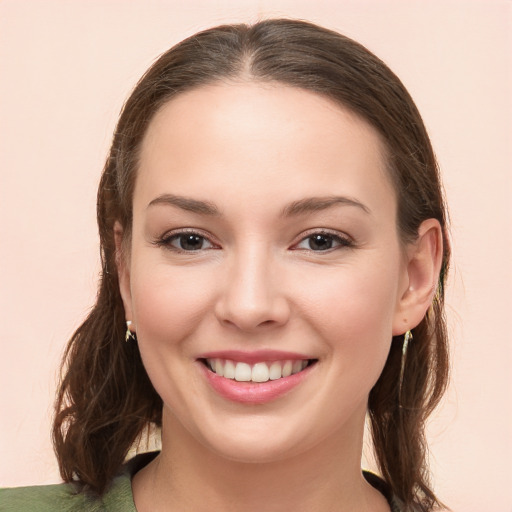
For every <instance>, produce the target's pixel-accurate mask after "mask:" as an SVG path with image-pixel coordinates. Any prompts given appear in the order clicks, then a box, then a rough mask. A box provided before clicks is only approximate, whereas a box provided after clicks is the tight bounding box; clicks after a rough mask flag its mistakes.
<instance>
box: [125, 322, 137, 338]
mask: <svg viewBox="0 0 512 512" xmlns="http://www.w3.org/2000/svg"><path fill="white" fill-rule="evenodd" d="M131 326H132V322H131V320H127V321H126V334H125V337H124V341H125V342H128V341H130V340H133V341H136V340H137V338H136V337H135V333H134V332H132V331H131V329H130V327H131Z"/></svg>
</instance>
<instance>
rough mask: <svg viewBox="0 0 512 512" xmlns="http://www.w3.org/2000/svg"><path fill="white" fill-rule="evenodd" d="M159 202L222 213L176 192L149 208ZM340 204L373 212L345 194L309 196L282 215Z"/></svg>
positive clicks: (151, 203) (154, 201)
mask: <svg viewBox="0 0 512 512" xmlns="http://www.w3.org/2000/svg"><path fill="white" fill-rule="evenodd" d="M158 204H163V205H169V206H176V207H177V208H181V209H182V210H186V211H189V212H192V213H197V214H199V215H209V216H215V217H219V216H220V215H221V213H220V210H219V209H218V208H217V206H216V205H215V204H213V203H211V202H209V201H200V200H198V199H192V198H190V197H185V196H177V195H174V194H162V195H161V196H158V197H156V198H155V199H153V200H152V201H151V202H150V203H149V204H148V208H149V207H150V206H155V205H158ZM338 205H344V206H355V207H357V208H360V209H361V210H363V211H364V212H365V213H367V214H370V213H371V212H370V209H369V208H368V207H367V206H365V205H364V204H363V203H361V202H360V201H357V200H356V199H351V198H349V197H344V196H328V197H307V198H305V199H300V200H298V201H293V202H292V203H290V204H289V205H287V206H285V207H284V209H283V210H282V212H281V216H282V217H293V216H297V215H303V214H305V213H313V212H318V211H322V210H326V209H328V208H332V207H333V206H338Z"/></svg>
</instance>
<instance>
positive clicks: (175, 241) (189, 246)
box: [165, 233, 213, 252]
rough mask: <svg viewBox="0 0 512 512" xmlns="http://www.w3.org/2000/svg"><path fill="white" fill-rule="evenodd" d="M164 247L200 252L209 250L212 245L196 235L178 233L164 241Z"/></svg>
mask: <svg viewBox="0 0 512 512" xmlns="http://www.w3.org/2000/svg"><path fill="white" fill-rule="evenodd" d="M165 244H166V245H170V246H171V247H173V248H175V249H178V250H180V251H187V252H189V251H200V250H202V249H211V248H212V247H213V245H212V244H211V242H209V241H208V240H207V239H206V238H205V237H204V236H201V235H199V234H197V233H178V234H176V235H172V236H170V237H169V238H167V240H165Z"/></svg>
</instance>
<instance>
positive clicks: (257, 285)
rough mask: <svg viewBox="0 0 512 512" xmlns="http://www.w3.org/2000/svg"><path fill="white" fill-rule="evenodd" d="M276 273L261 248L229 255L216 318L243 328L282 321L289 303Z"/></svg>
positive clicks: (269, 258)
mask: <svg viewBox="0 0 512 512" xmlns="http://www.w3.org/2000/svg"><path fill="white" fill-rule="evenodd" d="M279 275H280V273H279V269H278V268H277V265H276V263H275V262H274V261H273V258H272V257H271V256H270V255H268V254H266V253H265V252H258V253H256V252H253V253H252V254H245V255H239V256H238V257H235V256H233V258H231V261H230V264H229V265H228V266H227V272H226V274H225V279H224V283H223V284H222V286H221V293H220V294H219V295H218V300H217V303H216V306H215V314H216V316H217V318H218V320H219V321H220V322H221V323H222V324H223V325H228V326H232V327H236V328H237V329H240V330H241V331H245V332H254V331H259V330H261V329H266V328H270V327H276V326H282V325H284V324H286V323H287V322H288V320H289V317H290V304H289V301H288V300H287V298H286V295H285V293H284V289H283V282H282V279H281V280H280V279H279V277H278V276H279ZM281 276H282V274H281Z"/></svg>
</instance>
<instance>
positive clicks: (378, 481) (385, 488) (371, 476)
mask: <svg viewBox="0 0 512 512" xmlns="http://www.w3.org/2000/svg"><path fill="white" fill-rule="evenodd" d="M363 475H364V477H365V478H366V481H367V482H368V483H369V484H370V485H371V486H372V487H374V488H375V489H377V490H378V491H379V492H380V493H381V494H383V495H384V497H385V498H386V500H387V502H388V504H389V508H390V509H391V512H404V511H405V507H404V504H403V503H402V501H401V500H399V499H398V498H397V497H396V496H394V495H393V493H392V492H391V488H390V486H389V485H388V484H387V483H386V482H385V481H384V480H383V479H382V478H381V477H380V476H378V475H376V474H375V473H372V472H371V471H367V470H364V471H363ZM411 512H419V511H417V510H416V508H413V510H412V511H411Z"/></svg>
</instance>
